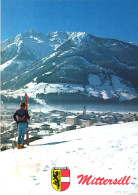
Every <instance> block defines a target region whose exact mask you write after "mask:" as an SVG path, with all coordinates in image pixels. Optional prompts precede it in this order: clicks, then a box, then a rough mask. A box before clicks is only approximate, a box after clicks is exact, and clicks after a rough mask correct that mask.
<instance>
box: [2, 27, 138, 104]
mask: <svg viewBox="0 0 138 195" xmlns="http://www.w3.org/2000/svg"><path fill="white" fill-rule="evenodd" d="M0 69H1V95H2V100H3V101H8V100H9V99H10V100H11V99H12V100H15V101H16V100H17V99H18V98H20V97H22V96H24V93H28V95H29V97H30V98H31V99H32V100H33V101H35V102H39V103H42V102H47V103H51V102H57V101H61V102H79V101H80V102H81V101H83V102H87V101H88V102H89V101H90V102H93V101H94V102H97V101H101V102H120V101H121V102H122V101H124V102H125V101H137V99H138V76H137V75H138V46H136V45H134V44H132V43H127V42H123V41H120V40H115V39H107V38H99V37H95V36H93V35H91V34H88V33H85V32H58V31H57V32H53V33H49V34H42V33H38V32H35V31H34V30H30V31H29V32H26V33H21V34H18V35H17V36H15V37H13V38H10V39H7V40H5V41H3V42H2V43H1V66H0Z"/></svg>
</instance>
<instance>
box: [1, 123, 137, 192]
mask: <svg viewBox="0 0 138 195" xmlns="http://www.w3.org/2000/svg"><path fill="white" fill-rule="evenodd" d="M54 166H56V167H65V166H67V167H69V169H70V171H71V178H70V181H71V183H70V187H69V188H68V189H67V190H66V191H64V192H58V191H55V190H54V189H53V187H52V186H51V169H52V168H53V167H54ZM0 174H1V177H0V184H1V186H0V194H1V195H39V194H40V195H45V194H46V195H58V194H60V193H62V194H65V195H66V194H67V195H71V194H72V195H74V194H86V195H119V194H121V195H138V122H131V123H125V124H115V125H107V126H100V127H94V126H92V127H89V128H84V129H78V130H72V131H68V132H64V133H61V134H56V135H53V136H50V137H46V138H44V139H42V140H38V141H35V142H32V143H30V145H29V146H26V148H25V149H20V150H17V149H14V150H13V149H11V150H7V151H4V152H1V153H0ZM80 174H84V175H88V176H90V175H93V177H105V178H106V179H115V178H117V179H120V178H121V177H124V176H131V178H130V184H129V185H86V184H84V185H82V184H81V185H79V184H78V182H79V180H78V179H77V176H78V175H80Z"/></svg>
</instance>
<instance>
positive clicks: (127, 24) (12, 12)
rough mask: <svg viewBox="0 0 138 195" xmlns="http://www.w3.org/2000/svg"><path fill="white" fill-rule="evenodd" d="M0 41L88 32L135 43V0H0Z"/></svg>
mask: <svg viewBox="0 0 138 195" xmlns="http://www.w3.org/2000/svg"><path fill="white" fill-rule="evenodd" d="M1 4H2V6H1V9H2V14H1V40H2V41H3V40H5V39H7V38H10V37H13V36H15V35H17V34H19V33H22V32H27V31H29V30H30V29H34V30H35V31H37V32H42V33H50V32H54V31H68V32H73V31H76V32H80V31H81V32H87V33H90V34H93V35H95V36H99V37H105V38H114V39H119V40H123V41H127V42H133V43H136V44H137V43H138V1H137V0H1Z"/></svg>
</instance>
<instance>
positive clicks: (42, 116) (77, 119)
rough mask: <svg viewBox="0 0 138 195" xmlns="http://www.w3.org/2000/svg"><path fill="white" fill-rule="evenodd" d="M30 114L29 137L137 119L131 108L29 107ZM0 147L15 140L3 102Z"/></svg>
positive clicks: (14, 126) (9, 112) (13, 126)
mask: <svg viewBox="0 0 138 195" xmlns="http://www.w3.org/2000/svg"><path fill="white" fill-rule="evenodd" d="M29 114H30V116H31V118H30V121H29V126H28V131H29V141H34V140H37V139H42V138H43V137H44V136H51V135H53V134H56V133H62V132H64V131H69V130H77V129H80V128H85V127H90V126H91V127H92V126H101V125H107V124H117V123H125V122H132V121H138V114H137V113H130V112H120V113H119V112H94V111H87V109H86V107H85V106H84V107H83V108H82V111H81V112H69V111H60V110H52V111H49V112H47V113H44V112H41V111H40V112H34V111H31V110H30V111H29ZM0 117H1V124H0V125H1V127H0V128H1V132H0V143H1V145H0V150H1V151H3V150H6V149H9V148H13V144H12V143H13V141H16V140H17V136H18V134H17V132H18V131H17V124H16V123H15V121H14V120H13V109H9V108H8V109H7V108H6V106H4V105H2V109H1V116H0Z"/></svg>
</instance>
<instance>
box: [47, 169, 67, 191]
mask: <svg viewBox="0 0 138 195" xmlns="http://www.w3.org/2000/svg"><path fill="white" fill-rule="evenodd" d="M51 174H52V175H51V176H52V177H51V183H52V186H53V188H54V189H55V190H57V191H65V190H67V189H68V187H69V185H70V170H69V168H68V167H53V169H52V171H51Z"/></svg>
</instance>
